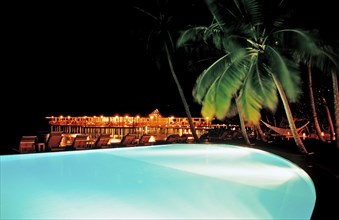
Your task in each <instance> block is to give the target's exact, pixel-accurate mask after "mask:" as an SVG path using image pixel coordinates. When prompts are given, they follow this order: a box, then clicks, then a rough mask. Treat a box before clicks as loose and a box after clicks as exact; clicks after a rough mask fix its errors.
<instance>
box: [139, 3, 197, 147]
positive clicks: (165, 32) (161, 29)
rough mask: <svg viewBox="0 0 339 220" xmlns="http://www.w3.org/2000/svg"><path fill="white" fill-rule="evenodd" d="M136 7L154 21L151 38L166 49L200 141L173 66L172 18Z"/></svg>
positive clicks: (194, 135)
mask: <svg viewBox="0 0 339 220" xmlns="http://www.w3.org/2000/svg"><path fill="white" fill-rule="evenodd" d="M134 8H135V9H137V10H138V11H140V12H142V13H143V14H145V15H146V16H147V17H148V18H150V19H151V20H153V21H154V29H153V30H151V31H150V34H149V37H148V38H149V39H151V38H153V37H157V38H158V39H157V42H160V44H161V47H160V48H161V49H164V50H165V54H166V58H167V62H168V65H169V68H170V71H171V74H172V77H173V79H174V81H175V84H176V86H177V89H178V92H179V95H180V98H181V101H182V103H183V106H184V108H185V112H186V115H187V118H188V122H189V125H190V130H191V132H192V135H193V137H194V141H195V142H199V138H198V136H197V133H196V130H195V126H194V124H193V120H192V116H191V112H190V109H189V105H188V103H187V101H186V98H185V95H184V92H183V89H182V87H181V85H180V82H179V80H178V77H177V75H176V73H175V70H174V67H173V62H172V58H171V56H172V54H173V53H174V50H175V44H174V43H173V42H174V41H173V39H172V35H171V33H170V31H169V22H170V21H171V18H170V17H169V16H166V14H165V13H164V12H163V11H161V12H160V14H159V16H158V17H157V16H155V15H153V14H152V13H150V12H148V11H146V10H144V9H142V8H140V7H137V6H134Z"/></svg>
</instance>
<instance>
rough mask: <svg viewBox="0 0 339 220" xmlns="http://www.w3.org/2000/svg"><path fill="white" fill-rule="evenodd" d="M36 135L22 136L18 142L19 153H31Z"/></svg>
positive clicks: (33, 150)
mask: <svg viewBox="0 0 339 220" xmlns="http://www.w3.org/2000/svg"><path fill="white" fill-rule="evenodd" d="M36 141H37V136H22V137H21V140H20V144H19V153H21V154H23V153H33V152H35V144H36Z"/></svg>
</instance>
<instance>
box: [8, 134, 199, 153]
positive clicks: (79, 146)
mask: <svg viewBox="0 0 339 220" xmlns="http://www.w3.org/2000/svg"><path fill="white" fill-rule="evenodd" d="M151 137H152V135H149V134H144V135H142V136H141V137H140V138H138V137H137V135H135V134H127V135H125V136H123V138H122V139H121V141H120V142H118V143H115V144H111V143H110V139H111V137H110V134H100V135H99V137H98V138H97V139H96V140H94V141H93V140H92V141H90V140H88V135H84V134H78V135H76V136H75V138H73V140H72V143H71V144H70V145H68V146H61V142H62V139H63V132H50V133H49V135H48V138H47V140H46V141H45V142H43V143H40V142H38V137H37V136H22V138H21V141H20V144H19V149H13V150H15V151H16V152H18V153H34V152H51V151H62V150H85V149H100V148H112V147H130V146H147V145H153V144H155V142H151V141H150V140H151ZM191 140H192V135H190V134H183V135H181V136H180V135H178V134H172V135H169V136H168V137H167V138H166V140H165V141H164V142H163V143H189V142H190V141H191Z"/></svg>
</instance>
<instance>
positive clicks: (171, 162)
mask: <svg viewBox="0 0 339 220" xmlns="http://www.w3.org/2000/svg"><path fill="white" fill-rule="evenodd" d="M0 160H1V161H0V162H1V164H0V165H1V166H0V167H1V179H0V181H1V188H0V190H1V191H0V192H1V210H0V211H1V212H0V217H1V219H141V218H142V219H288V218H289V219H310V218H311V215H312V212H313V209H314V205H315V200H316V193H315V188H314V185H313V182H312V180H311V178H310V177H309V176H308V175H307V174H306V172H305V171H303V170H302V169H300V168H299V167H298V166H296V165H295V164H293V163H291V162H290V161H288V160H286V159H283V158H281V157H279V156H276V155H273V154H270V153H267V152H264V151H261V150H256V149H252V148H246V147H238V146H234V145H227V144H172V145H154V146H146V147H131V148H116V149H99V150H88V151H69V152H54V153H40V154H37V153H36V154H25V155H24V154H22V155H4V156H1V157H0Z"/></svg>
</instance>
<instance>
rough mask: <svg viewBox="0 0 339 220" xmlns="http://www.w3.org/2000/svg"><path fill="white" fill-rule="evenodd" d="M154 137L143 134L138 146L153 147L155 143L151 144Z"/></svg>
mask: <svg viewBox="0 0 339 220" xmlns="http://www.w3.org/2000/svg"><path fill="white" fill-rule="evenodd" d="M151 137H152V135H149V134H143V135H142V136H141V137H140V139H139V143H138V146H147V145H152V144H154V142H150V140H151Z"/></svg>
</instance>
